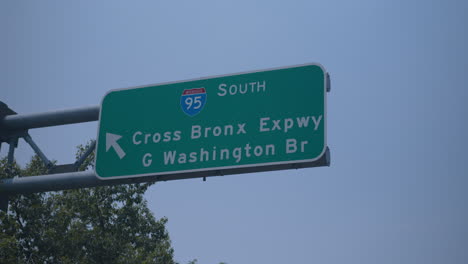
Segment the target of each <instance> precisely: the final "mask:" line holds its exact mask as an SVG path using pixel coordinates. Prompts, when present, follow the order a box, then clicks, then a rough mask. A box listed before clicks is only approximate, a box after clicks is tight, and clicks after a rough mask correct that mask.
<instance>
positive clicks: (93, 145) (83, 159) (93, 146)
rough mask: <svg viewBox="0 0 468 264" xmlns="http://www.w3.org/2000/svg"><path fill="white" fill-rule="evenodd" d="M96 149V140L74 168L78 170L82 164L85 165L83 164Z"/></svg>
mask: <svg viewBox="0 0 468 264" xmlns="http://www.w3.org/2000/svg"><path fill="white" fill-rule="evenodd" d="M95 148H96V140H94V141H93V142H92V143H91V145H90V146H89V147H88V149H87V150H86V152H85V153H84V154H83V155H81V157H80V158H79V159H78V160H77V161H76V162H75V164H74V166H75V168H76V169H78V168H79V167H80V166H81V164H83V162H84V161H85V160H86V158H87V157H88V156H89V154H91V152H93V151H94V149H95Z"/></svg>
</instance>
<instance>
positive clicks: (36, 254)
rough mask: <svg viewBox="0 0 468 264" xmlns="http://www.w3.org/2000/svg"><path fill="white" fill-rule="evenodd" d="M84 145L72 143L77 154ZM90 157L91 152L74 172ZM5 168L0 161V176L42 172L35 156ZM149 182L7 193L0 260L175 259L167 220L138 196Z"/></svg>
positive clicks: (87, 165) (0, 221) (1, 215)
mask: <svg viewBox="0 0 468 264" xmlns="http://www.w3.org/2000/svg"><path fill="white" fill-rule="evenodd" d="M88 146H89V144H88ZM86 148H87V146H80V147H78V152H77V157H79V156H80V155H81V154H82V153H83V152H84V150H85V149H86ZM93 160H94V155H93V154H91V155H90V157H88V158H87V160H86V162H85V163H84V164H83V165H82V166H81V168H80V170H85V169H87V168H90V167H92V161H93ZM7 167H8V166H7V162H6V160H5V159H2V160H0V178H11V177H12V176H13V175H19V176H20V177H21V176H28V175H41V174H46V172H47V169H46V168H45V166H44V165H43V164H42V162H41V160H40V159H39V158H38V157H37V156H34V157H33V158H32V159H31V162H30V163H29V164H28V165H27V166H26V167H25V168H24V169H21V168H19V167H18V166H17V165H15V164H14V165H13V167H12V168H11V169H10V170H8V169H7ZM150 185H151V184H148V183H145V184H130V185H118V186H105V187H96V188H81V189H74V190H65V191H59V192H48V193H38V194H29V195H17V196H13V197H10V204H9V210H8V212H7V213H6V212H0V229H1V230H0V263H169V264H171V263H175V262H174V260H173V249H172V247H171V241H170V239H169V234H168V232H167V230H166V228H165V225H166V223H167V218H161V219H159V220H157V219H155V217H154V216H153V214H152V213H151V211H150V210H149V209H148V207H147V202H146V200H145V199H144V198H143V194H144V193H145V191H146V190H147V189H148V187H149V186H150Z"/></svg>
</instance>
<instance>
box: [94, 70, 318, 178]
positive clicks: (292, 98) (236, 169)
mask: <svg viewBox="0 0 468 264" xmlns="http://www.w3.org/2000/svg"><path fill="white" fill-rule="evenodd" d="M326 87H327V73H326V71H325V69H324V68H323V67H322V66H321V65H319V64H305V65H298V66H292V67H285V68H276V69H269V70H262V71H254V72H246V73H239V74H232V75H223V76H215V77H209V78H203V79H196V80H188V81H181V82H174V83H164V84H157V85H149V86H143V87H134V88H128V89H120V90H112V91H110V92H108V93H107V94H106V95H105V96H104V98H103V100H102V105H101V112H100V118H99V128H98V137H97V151H96V162H95V170H96V175H97V176H98V177H99V178H100V179H116V178H130V177H142V176H156V175H161V176H162V177H166V178H165V179H170V177H175V178H191V177H204V176H211V175H215V174H218V175H219V174H232V173H244V172H252V171H265V170H274V169H285V168H293V167H294V166H291V165H292V164H296V165H298V166H299V165H302V166H299V167H307V166H309V167H310V166H313V162H314V161H317V160H318V159H321V158H322V156H324V153H325V150H326V148H327V144H326ZM285 165H287V166H285ZM298 166H296V167H298ZM181 175H182V176H181Z"/></svg>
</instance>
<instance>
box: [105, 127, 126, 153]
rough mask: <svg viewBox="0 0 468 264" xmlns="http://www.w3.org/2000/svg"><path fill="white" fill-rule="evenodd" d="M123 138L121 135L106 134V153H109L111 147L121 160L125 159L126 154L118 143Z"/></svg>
mask: <svg viewBox="0 0 468 264" xmlns="http://www.w3.org/2000/svg"><path fill="white" fill-rule="evenodd" d="M121 137H122V136H120V135H116V134H111V133H106V152H107V151H109V149H110V148H111V147H114V150H115V152H116V153H117V155H119V158H120V159H122V158H123V157H125V152H124V151H123V149H122V148H121V147H120V145H119V143H117V140H119V139H120V138H121Z"/></svg>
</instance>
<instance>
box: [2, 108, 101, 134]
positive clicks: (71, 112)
mask: <svg viewBox="0 0 468 264" xmlns="http://www.w3.org/2000/svg"><path fill="white" fill-rule="evenodd" d="M99 111H100V106H90V107H81V108H74V109H65V110H57V111H51V112H45V113H38V114H20V115H7V116H5V117H4V118H3V119H0V128H4V129H9V130H21V129H30V128H39V127H49V126H59V125H68V124H75V123H82V122H90V121H97V120H98V119H99Z"/></svg>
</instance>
